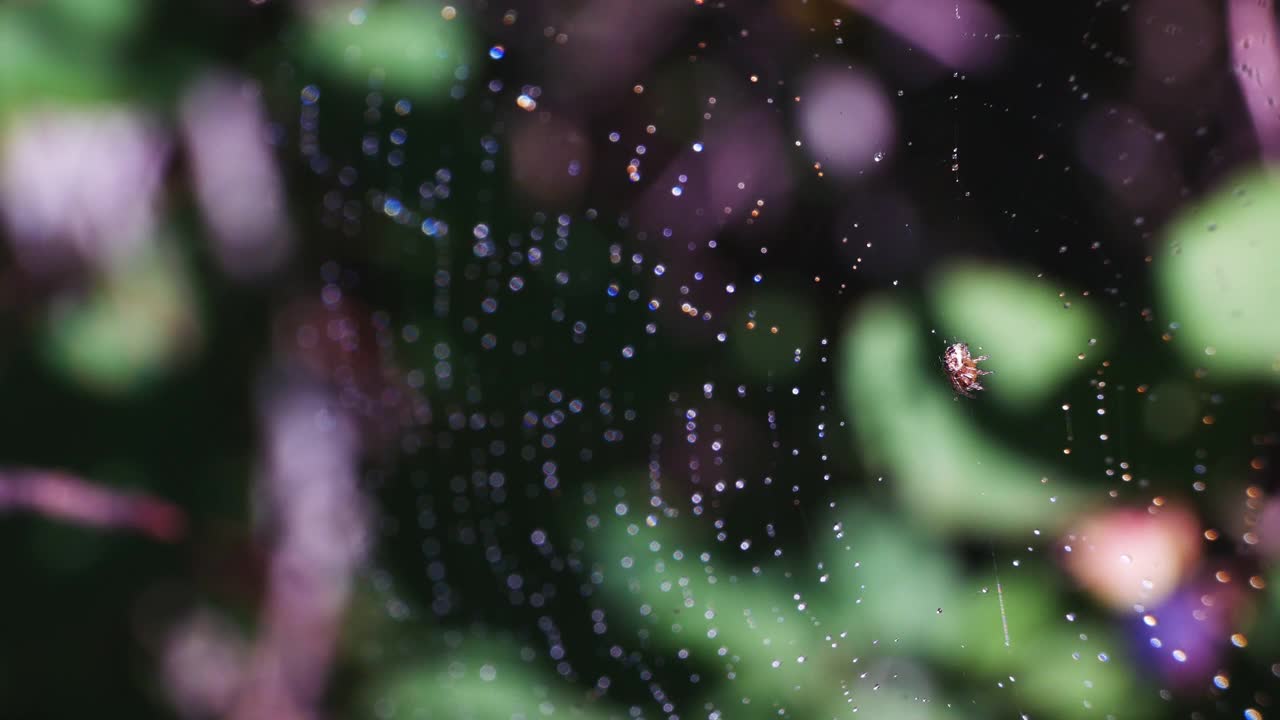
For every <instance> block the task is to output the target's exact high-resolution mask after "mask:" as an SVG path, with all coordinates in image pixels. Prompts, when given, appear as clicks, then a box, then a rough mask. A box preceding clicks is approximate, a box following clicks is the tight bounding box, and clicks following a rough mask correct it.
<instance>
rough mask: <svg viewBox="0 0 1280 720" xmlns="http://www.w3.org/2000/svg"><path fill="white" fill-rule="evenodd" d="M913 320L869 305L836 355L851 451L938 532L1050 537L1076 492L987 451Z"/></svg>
mask: <svg viewBox="0 0 1280 720" xmlns="http://www.w3.org/2000/svg"><path fill="white" fill-rule="evenodd" d="M933 362H935V360H934V353H933V352H932V351H931V349H929V348H926V347H924V346H923V344H922V342H921V341H920V331H919V327H918V322H917V320H916V318H915V316H914V315H912V314H911V313H910V312H908V311H907V310H906V309H904V308H903V307H901V306H900V305H898V304H896V303H892V302H889V301H886V300H872V301H869V302H867V303H866V304H865V305H864V306H863V308H862V309H861V311H860V312H859V313H858V315H857V316H856V317H855V318H854V319H853V320H852V322H851V323H850V324H849V326H848V328H847V330H846V332H845V335H844V339H843V342H842V346H841V364H840V368H839V370H840V379H841V381H842V391H843V396H844V400H845V407H846V409H847V411H848V413H849V416H850V417H851V418H852V424H853V429H854V431H855V432H854V435H855V437H856V439H857V441H858V445H859V448H860V449H861V451H862V453H863V454H864V456H865V457H866V459H867V460H868V461H870V463H871V464H873V465H874V466H878V467H881V468H884V469H885V470H886V471H887V472H888V473H889V475H888V477H887V478H886V479H885V481H886V482H887V483H889V484H890V486H892V487H893V488H895V489H896V490H897V492H898V497H899V500H900V502H901V503H902V505H903V507H904V508H905V509H906V510H907V512H908V513H910V514H911V515H914V516H915V517H916V518H917V519H918V521H919V522H920V523H921V524H922V525H924V526H927V527H929V528H930V529H931V530H934V531H936V532H948V531H955V530H965V529H967V530H974V531H982V532H983V533H995V534H998V535H1022V534H1023V533H1025V532H1027V531H1029V530H1032V529H1036V528H1044V529H1051V528H1054V527H1057V526H1058V525H1059V524H1060V523H1061V522H1063V521H1064V520H1065V519H1066V517H1067V516H1068V514H1069V513H1071V512H1073V511H1075V510H1076V509H1078V508H1079V505H1080V494H1079V491H1078V490H1077V489H1076V486H1077V483H1076V482H1074V481H1073V479H1072V478H1069V477H1064V474H1063V473H1062V472H1061V471H1060V469H1059V468H1057V467H1056V466H1054V465H1053V464H1052V463H1049V462H1047V461H1040V460H1036V459H1034V458H1030V457H1025V456H1023V455H1021V454H1020V453H1017V452H1015V451H1013V450H1010V449H1008V448H1005V447H1002V446H1000V445H998V444H996V443H995V442H994V438H991V437H989V436H988V435H985V434H983V433H982V432H981V431H980V430H979V429H978V428H977V427H975V426H974V424H973V422H972V421H971V419H970V418H969V417H968V416H966V414H965V407H964V405H963V402H967V401H965V400H964V399H957V398H956V396H955V395H954V393H953V392H952V391H951V387H950V385H949V384H948V383H947V382H946V380H945V379H944V378H943V377H942V375H941V371H939V372H938V373H937V374H936V375H933V376H925V375H923V374H922V372H921V365H922V363H923V364H926V365H931V364H932V363H933Z"/></svg>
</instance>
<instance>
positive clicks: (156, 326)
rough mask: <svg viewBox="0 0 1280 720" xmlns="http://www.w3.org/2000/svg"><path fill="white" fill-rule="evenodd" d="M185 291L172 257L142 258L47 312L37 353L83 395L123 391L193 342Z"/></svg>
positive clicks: (195, 327)
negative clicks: (88, 391)
mask: <svg viewBox="0 0 1280 720" xmlns="http://www.w3.org/2000/svg"><path fill="white" fill-rule="evenodd" d="M189 287H190V281H189V279H188V277H187V273H186V270H185V268H184V267H183V265H182V263H181V261H180V259H179V258H178V256H177V253H176V252H174V251H171V250H165V249H162V248H159V247H157V248H152V249H149V250H147V251H144V252H143V253H141V254H140V255H139V256H137V257H135V258H132V259H130V260H129V261H128V262H127V264H125V265H124V266H122V267H120V268H118V269H116V270H114V271H113V272H112V274H110V275H108V276H107V277H105V278H103V279H102V281H101V283H100V284H99V286H98V287H96V288H95V289H94V290H92V291H91V292H90V294H89V295H88V297H86V298H84V299H82V300H75V301H69V302H64V303H62V304H60V305H57V306H55V308H54V309H53V311H52V312H51V314H50V317H49V324H48V329H47V332H46V335H45V342H44V345H45V352H46V354H47V356H48V357H49V360H50V362H51V363H52V365H53V367H55V368H56V369H58V370H59V371H61V372H63V373H65V374H66V375H68V376H69V377H71V378H72V379H73V380H75V381H76V382H78V383H80V384H82V385H84V386H86V387H89V388H91V389H94V390H97V391H99V392H103V393H120V392H127V391H130V390H132V389H134V388H136V387H137V386H139V385H140V384H142V383H143V382H145V381H146V380H149V379H151V378H153V377H155V376H156V375H158V374H159V373H161V372H162V371H163V370H164V369H165V368H167V367H168V366H169V365H171V364H173V363H174V362H175V361H176V360H177V359H178V358H179V356H180V355H181V354H182V353H183V352H184V351H187V350H190V349H192V346H194V345H195V344H197V343H198V342H199V339H200V331H199V324H198V320H197V317H196V311H195V308H194V299H193V298H192V296H191V294H190V292H189V291H188V289H187V288H189Z"/></svg>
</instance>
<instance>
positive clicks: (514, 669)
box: [360, 642, 623, 720]
mask: <svg viewBox="0 0 1280 720" xmlns="http://www.w3.org/2000/svg"><path fill="white" fill-rule="evenodd" d="M469 645H474V647H468V648H467V650H466V651H465V652H461V653H458V654H457V655H455V656H454V657H453V659H452V660H450V662H449V663H448V664H444V663H433V664H429V665H426V666H425V667H423V666H414V665H412V664H410V665H408V668H409V669H406V670H403V671H400V672H397V673H394V674H392V675H391V676H389V677H386V678H384V679H382V680H381V681H379V682H376V683H374V684H373V685H372V686H371V688H370V691H369V693H368V695H367V700H366V706H367V711H366V712H365V713H363V714H362V715H360V716H361V717H375V716H377V717H396V718H415V719H421V720H428V719H431V718H439V720H446V719H447V720H498V719H499V718H501V719H502V720H508V719H509V718H528V719H529V720H532V719H533V718H543V717H547V718H580V719H581V720H605V719H606V718H621V717H623V714H622V712H621V711H620V710H619V711H617V712H615V713H612V714H606V710H605V709H604V708H599V707H596V706H595V701H594V699H593V698H591V697H590V696H589V695H586V694H584V693H581V692H575V691H574V690H572V689H571V688H572V686H571V685H569V684H568V683H565V682H564V681H562V680H560V679H559V678H555V677H546V676H544V675H542V674H541V673H539V672H537V670H536V669H535V668H536V665H533V664H531V663H528V662H524V661H522V660H520V659H519V657H518V656H517V655H516V653H514V652H511V651H510V650H509V649H508V648H505V647H503V646H501V645H500V644H497V643H493V644H488V645H482V644H481V643H476V642H473V643H469ZM604 705H606V706H607V705H609V703H607V702H606V703H604Z"/></svg>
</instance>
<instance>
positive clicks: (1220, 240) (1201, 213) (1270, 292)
mask: <svg viewBox="0 0 1280 720" xmlns="http://www.w3.org/2000/svg"><path fill="white" fill-rule="evenodd" d="M1276 182H1277V180H1276V176H1275V175H1274V173H1272V172H1252V173H1248V174H1246V175H1244V176H1242V177H1239V178H1236V179H1233V180H1230V181H1228V182H1226V183H1224V185H1223V187H1222V188H1221V189H1220V190H1218V191H1217V192H1216V193H1214V194H1213V195H1212V196H1210V197H1209V198H1207V199H1206V200H1205V201H1203V202H1202V203H1200V204H1198V205H1195V206H1193V207H1191V208H1188V209H1187V210H1186V211H1185V212H1183V213H1182V214H1181V216H1179V217H1178V218H1177V220H1176V222H1175V224H1174V225H1172V226H1171V228H1170V229H1169V242H1168V245H1167V249H1166V250H1165V251H1164V252H1163V253H1161V254H1160V257H1159V258H1158V260H1157V262H1158V265H1157V273H1156V278H1157V281H1158V282H1159V287H1160V292H1161V300H1162V301H1163V306H1164V307H1165V312H1166V313H1167V314H1168V316H1169V318H1171V319H1172V321H1173V322H1174V323H1176V325H1177V327H1176V330H1174V332H1173V334H1174V336H1175V338H1176V340H1175V342H1174V347H1175V348H1177V349H1178V351H1179V352H1180V353H1181V354H1182V357H1183V359H1184V360H1185V361H1186V362H1187V363H1189V364H1191V365H1193V366H1196V367H1207V368H1209V369H1211V370H1214V371H1216V372H1219V373H1221V374H1222V375H1223V377H1226V378H1230V379H1239V380H1251V379H1262V380H1267V381H1270V382H1272V383H1274V382H1276V381H1277V380H1280V324H1278V323H1276V322H1275V320H1274V318H1273V317H1272V313H1273V311H1274V309H1275V308H1277V307H1280V282H1277V279H1276V276H1275V269H1276V268H1280V235H1278V234H1277V233H1276V213H1275V208H1276V206H1277V205H1278V204H1280V188H1277V185H1276Z"/></svg>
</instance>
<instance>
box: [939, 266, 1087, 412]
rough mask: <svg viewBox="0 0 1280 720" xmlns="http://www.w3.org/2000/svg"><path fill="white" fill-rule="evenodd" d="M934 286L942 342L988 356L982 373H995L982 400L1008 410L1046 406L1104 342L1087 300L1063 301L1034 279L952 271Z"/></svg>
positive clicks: (994, 271) (1071, 297) (977, 269)
mask: <svg viewBox="0 0 1280 720" xmlns="http://www.w3.org/2000/svg"><path fill="white" fill-rule="evenodd" d="M930 287H931V289H932V300H933V304H934V310H935V312H936V313H937V315H938V318H939V321H940V322H941V325H942V327H941V328H940V329H941V331H942V332H943V337H944V338H946V340H947V342H964V343H967V344H968V345H969V347H970V350H972V351H973V354H974V356H975V357H976V356H978V355H990V356H991V358H990V359H989V360H986V361H984V362H983V363H982V367H983V368H985V369H988V370H992V371H993V372H994V373H995V374H994V375H992V376H991V377H990V379H989V380H988V379H984V380H983V385H985V386H986V388H987V389H986V392H984V393H983V394H984V396H989V397H991V398H993V399H995V400H997V401H999V402H1002V403H1004V404H1006V405H1010V406H1014V407H1019V408H1025V407H1029V406H1033V405H1035V404H1036V403H1039V402H1042V401H1043V400H1044V399H1045V398H1046V397H1048V396H1049V395H1050V394H1051V393H1053V392H1054V390H1055V389H1057V387H1058V385H1059V384H1061V383H1062V381H1063V380H1065V379H1066V378H1067V377H1068V376H1070V375H1071V374H1072V373H1074V372H1077V371H1078V370H1079V368H1080V366H1081V363H1080V360H1079V359H1078V356H1079V355H1080V354H1082V353H1086V354H1092V353H1094V352H1096V351H1097V350H1098V345H1099V344H1100V343H1101V338H1100V337H1099V335H1100V333H1101V331H1102V327H1101V325H1102V324H1101V322H1100V321H1099V319H1098V316H1097V313H1096V312H1094V311H1093V310H1092V308H1091V307H1090V306H1089V305H1088V304H1086V301H1085V300H1083V299H1082V298H1080V297H1079V296H1078V295H1075V294H1073V293H1070V292H1068V297H1066V298H1060V297H1058V293H1059V292H1062V291H1061V290H1060V289H1059V288H1056V287H1054V286H1052V285H1050V284H1049V281H1047V280H1044V279H1040V278H1036V277H1035V276H1034V274H1032V273H1030V272H1026V273H1016V272H1014V271H1011V270H1007V269H1003V268H995V267H990V266H985V265H976V264H968V263H966V264H959V265H952V266H949V267H947V268H945V269H944V270H942V272H940V273H939V275H938V277H937V278H936V280H935V282H933V283H931V285H930ZM1068 303H1069V304H1070V307H1064V306H1065V305H1066V304H1068Z"/></svg>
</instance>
